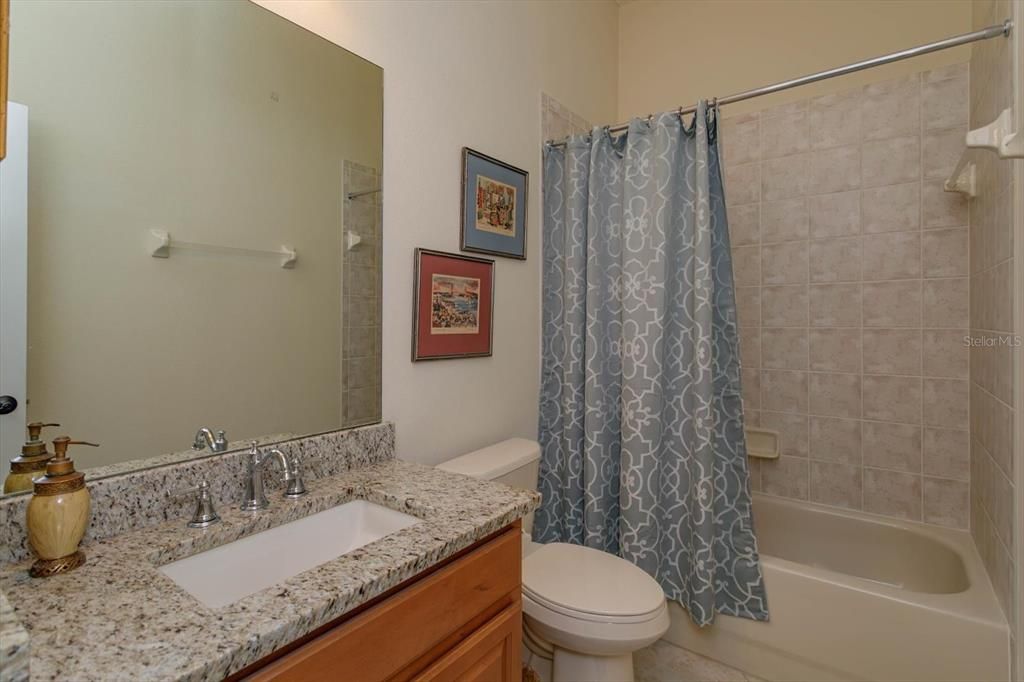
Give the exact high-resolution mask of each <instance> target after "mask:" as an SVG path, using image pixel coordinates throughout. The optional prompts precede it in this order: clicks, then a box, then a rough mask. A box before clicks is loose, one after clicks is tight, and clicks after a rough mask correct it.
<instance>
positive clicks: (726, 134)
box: [722, 114, 761, 165]
mask: <svg viewBox="0 0 1024 682" xmlns="http://www.w3.org/2000/svg"><path fill="white" fill-rule="evenodd" d="M760 149H761V115H760V114H746V115H744V116H733V117H730V118H726V119H723V120H722V156H723V157H724V158H725V163H726V164H728V165H739V164H743V163H749V162H751V161H757V160H759V158H760Z"/></svg>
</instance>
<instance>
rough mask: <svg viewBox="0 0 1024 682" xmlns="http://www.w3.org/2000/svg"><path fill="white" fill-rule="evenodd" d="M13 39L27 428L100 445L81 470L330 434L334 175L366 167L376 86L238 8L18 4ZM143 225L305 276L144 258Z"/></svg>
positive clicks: (306, 41) (260, 15)
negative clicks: (288, 263)
mask: <svg viewBox="0 0 1024 682" xmlns="http://www.w3.org/2000/svg"><path fill="white" fill-rule="evenodd" d="M12 26H13V31H12V40H11V48H12V50H11V58H12V64H11V98H12V99H13V100H15V101H19V102H23V103H25V104H27V105H28V106H29V109H30V114H29V115H30V131H31V132H30V162H29V166H30V189H29V234H30V240H29V254H30V255H29V259H30V263H29V399H30V401H31V403H30V406H29V417H30V419H43V420H46V421H56V422H60V423H61V424H63V428H62V429H61V431H63V432H66V433H69V434H71V435H72V436H75V437H78V438H84V439H88V440H93V441H97V442H99V443H101V444H102V446H103V447H102V448H101V449H99V450H91V449H90V450H85V449H83V451H81V452H80V453H79V454H78V455H77V457H76V459H77V460H78V461H79V466H81V467H88V466H93V465H99V464H106V463H110V462H115V461H123V460H125V459H134V458H138V457H142V456H150V455H154V454H157V453H159V452H162V451H169V450H180V449H184V448H187V447H188V446H189V445H190V444H191V437H192V435H193V433H194V432H195V429H196V428H197V427H199V426H200V425H208V426H211V427H223V428H226V429H227V431H228V435H229V436H230V437H232V439H241V438H244V437H249V436H256V435H260V434H267V433H277V432H286V431H292V432H310V431H317V430H325V429H330V428H336V427H337V426H338V425H339V424H340V423H341V418H340V406H339V403H340V393H341V385H340V363H339V349H340V320H339V314H338V311H339V310H340V300H341V299H340V295H341V291H340V289H341V273H340V267H341V263H340V248H341V243H340V228H339V226H340V220H341V192H342V189H341V182H342V180H341V178H342V161H343V160H344V159H350V160H353V161H357V162H359V163H362V164H365V165H369V166H374V167H379V165H380V149H381V146H380V139H381V138H380V136H381V131H380V121H381V97H380V87H381V86H380V77H381V76H380V70H379V69H378V68H377V67H375V66H373V65H372V64H368V63H367V62H365V61H364V60H361V59H358V58H356V57H354V56H352V55H344V53H343V52H342V51H341V50H339V49H338V48H337V47H336V46H334V45H331V44H330V43H328V42H327V41H323V40H319V39H317V38H315V37H314V36H311V35H310V34H309V33H307V32H305V31H302V30H300V29H298V28H297V27H295V26H293V25H291V24H289V23H288V22H284V21H281V20H280V18H278V17H276V16H274V15H273V14H272V13H270V12H266V11H264V10H262V9H260V8H258V7H255V6H250V5H245V4H237V3H206V2H202V3H197V2H175V3H114V2H111V3H96V2H91V3H75V2H56V3H36V2H21V1H19V0H15V2H14V3H13V11H12ZM272 92H273V93H276V97H277V99H276V100H275V99H274V98H272V96H271V93H272ZM155 227H159V228H163V229H166V230H168V231H169V232H170V233H171V235H172V237H174V238H178V239H182V240H186V241H203V242H211V243H215V244H227V245H238V246H247V247H252V248H277V247H278V246H279V245H280V244H282V243H289V244H291V245H293V246H295V247H296V248H297V249H298V252H299V264H298V266H297V267H296V269H295V270H282V269H280V268H279V267H278V263H277V261H276V259H273V258H267V259H255V258H252V257H244V256H234V255H210V254H196V253H174V252H172V255H171V257H170V259H168V260H161V259H155V258H151V257H149V255H148V254H147V250H146V249H147V234H148V232H149V230H150V229H151V228H155ZM51 435H56V434H51Z"/></svg>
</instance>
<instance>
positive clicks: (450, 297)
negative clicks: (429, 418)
mask: <svg viewBox="0 0 1024 682" xmlns="http://www.w3.org/2000/svg"><path fill="white" fill-rule="evenodd" d="M413 291H414V293H413V323H412V359H413V362H417V361H419V360H443V359H450V358H475V357H483V356H489V355H491V351H492V348H493V340H494V339H493V333H492V332H493V329H494V261H493V260H488V259H486V258H475V257H473V256H464V255H462V254H459V253H446V252H444V251H431V250H430V249H416V276H415V278H414V285H413Z"/></svg>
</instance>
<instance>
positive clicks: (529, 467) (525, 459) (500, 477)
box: [437, 438, 540, 533]
mask: <svg viewBox="0 0 1024 682" xmlns="http://www.w3.org/2000/svg"><path fill="white" fill-rule="evenodd" d="M539 466H540V444H538V443H537V441H534V440H529V439H527V438H509V439H508V440H503V441H501V442H500V443H495V444H494V445H489V446H487V447H486V448H481V449H480V450H474V451H473V452H470V453H467V454H465V455H462V456H460V457H456V458H455V459H450V460H448V461H447V462H441V463H440V464H438V465H437V468H438V469H444V470H445V471H452V472H454V473H457V474H463V475H465V476H472V477H473V478H479V479H483V480H486V481H497V482H498V483H504V484H505V485H508V486H511V487H513V488H522V489H525V490H536V489H537V472H538V467H539ZM532 525H533V514H530V515H529V516H527V517H526V518H524V519H523V530H524V531H526V532H527V533H529V532H530V529H531V528H532Z"/></svg>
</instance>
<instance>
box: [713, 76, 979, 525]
mask: <svg viewBox="0 0 1024 682" xmlns="http://www.w3.org/2000/svg"><path fill="white" fill-rule="evenodd" d="M967 97H968V69H967V65H966V64H961V65H956V66H952V67H948V68H943V69H939V70H934V71H926V72H923V73H919V74H915V75H913V76H910V77H906V78H901V79H898V80H892V81H887V82H881V83H875V84H872V85H869V86H866V87H863V88H859V89H856V90H852V91H849V92H844V93H841V94H832V95H826V96H823V97H817V98H813V99H808V100H803V101H800V102H796V103H793V104H787V105H784V106H781V107H776V108H772V109H766V110H763V111H761V112H759V113H756V114H751V115H746V116H741V117H736V118H731V119H726V120H725V121H724V122H723V132H722V134H723V137H722V143H723V147H724V151H723V154H724V160H725V176H726V178H725V179H726V199H727V204H728V214H729V221H730V233H731V236H732V249H733V258H734V260H733V265H734V271H735V277H736V284H737V289H736V295H737V306H738V316H739V325H740V342H741V358H742V363H743V368H744V369H743V391H744V403H745V406H746V411H747V419H748V423H749V424H752V425H756V424H760V425H761V426H763V427H765V428H770V429H775V430H777V431H779V432H780V434H781V447H782V456H781V457H780V458H779V459H778V460H760V461H759V460H752V461H751V478H752V485H753V487H754V488H755V489H760V490H762V491H763V492H765V493H769V494H772V495H779V496H784V497H790V498H797V499H805V500H811V501H813V502H818V503H823V504H828V505H834V506H840V507H848V508H853V509H863V510H865V511H868V512H873V513H877V514H884V515H887V516H891V517H898V518H905V519H912V520H915V521H922V520H923V521H925V522H928V523H935V524H941V525H945V526H954V527H958V528H967V527H968V525H969V512H970V504H969V483H968V480H969V475H970V466H969V445H968V441H969V438H968V431H967V429H968V414H969V410H968V393H969V391H968V381H967V379H968V364H969V355H968V350H967V347H966V345H965V343H964V337H965V336H966V335H967V330H968V322H969V311H968V303H969V302H968V278H967V275H968V228H967V225H968V211H967V205H966V203H965V202H964V201H963V199H962V198H961V196H960V195H955V194H949V193H946V192H944V191H943V189H942V182H943V180H944V179H945V178H946V177H947V176H948V174H949V172H950V171H951V170H952V166H953V165H954V164H955V163H956V161H957V159H958V157H959V154H960V151H961V149H962V148H963V139H964V132H965V131H966V128H967Z"/></svg>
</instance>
